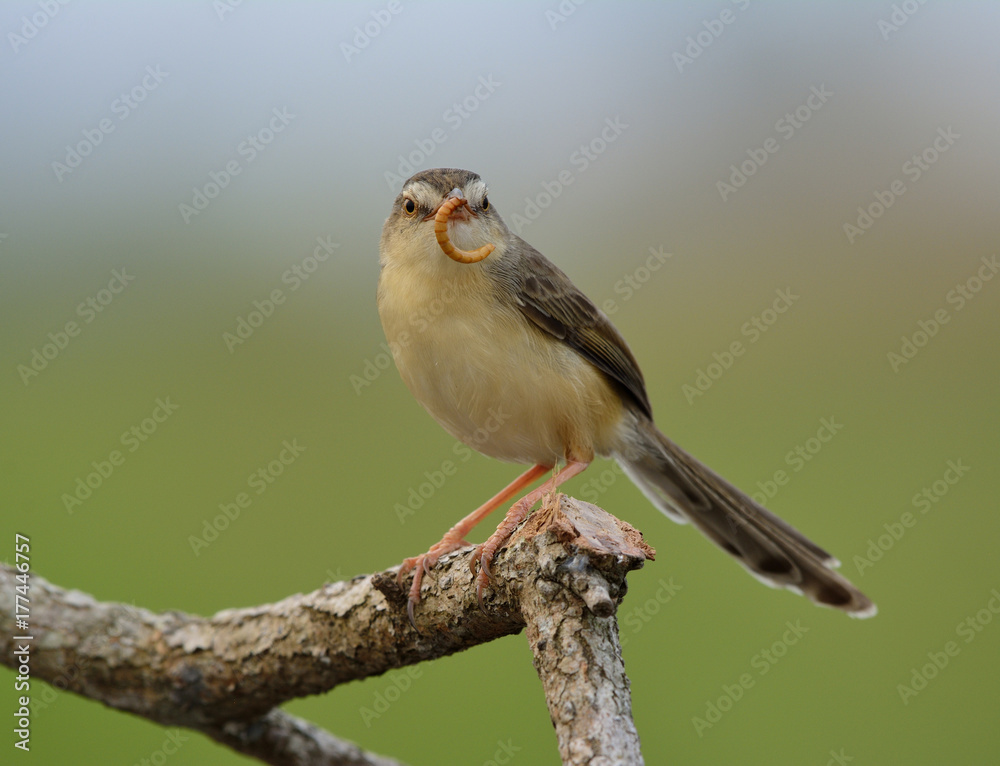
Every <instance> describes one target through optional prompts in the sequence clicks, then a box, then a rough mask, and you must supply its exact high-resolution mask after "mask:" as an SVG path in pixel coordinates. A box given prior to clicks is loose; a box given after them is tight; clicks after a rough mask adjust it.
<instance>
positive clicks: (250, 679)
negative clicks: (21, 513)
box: [0, 495, 653, 765]
mask: <svg viewBox="0 0 1000 766" xmlns="http://www.w3.org/2000/svg"><path fill="white" fill-rule="evenodd" d="M652 557H653V551H652V549H651V548H649V546H647V545H646V544H645V543H644V542H643V541H642V538H641V535H639V533H638V532H636V531H635V530H634V529H632V528H631V527H629V526H628V525H627V524H624V523H623V522H620V521H618V520H617V519H614V518H613V517H611V516H609V515H608V514H607V513H605V512H604V511H602V510H601V509H599V508H597V507H596V506H592V505H589V504H587V503H581V502H579V501H576V500H572V499H570V498H566V497H564V496H561V495H557V496H556V497H555V498H554V499H553V501H552V502H550V503H549V504H547V505H546V506H544V507H543V509H542V510H540V511H539V512H537V513H536V514H534V515H533V516H531V517H529V519H528V521H527V522H526V523H525V524H524V525H522V527H521V529H519V530H518V532H517V533H515V536H514V538H512V541H511V544H510V545H509V546H508V548H507V549H506V550H505V551H502V552H501V554H500V555H499V556H498V557H497V559H496V561H495V564H494V573H495V575H496V577H497V585H496V586H495V587H494V588H493V589H492V597H491V598H490V599H488V601H487V611H488V614H484V613H483V612H482V611H480V609H479V606H478V603H477V602H476V597H475V587H474V586H473V585H472V576H471V572H470V571H469V567H468V558H469V557H468V551H460V552H456V553H455V554H452V555H450V556H447V557H444V558H442V559H441V560H440V561H439V562H438V565H437V566H436V567H435V568H434V570H433V571H432V572H431V573H430V574H429V575H428V576H427V577H425V578H424V583H425V585H424V590H423V598H422V601H421V603H420V606H419V608H418V609H417V612H416V617H417V624H418V625H419V626H420V628H421V632H419V633H418V632H417V631H415V630H413V628H412V627H411V626H410V624H409V622H408V619H407V616H406V608H405V603H406V594H405V592H404V591H403V590H402V589H400V588H399V586H398V585H397V584H396V580H395V575H396V571H397V569H396V568H394V569H390V570H387V571H385V572H382V573H379V574H375V575H370V576H359V577H355V578H354V579H352V580H349V581H344V582H339V583H332V584H329V585H326V586H324V587H322V588H320V589H319V590H317V591H314V592H312V593H308V594H304V595H303V594H297V595H294V596H290V597H289V598H286V599H284V600H283V601H279V602H277V603H275V604H268V605H263V606H257V607H251V608H246V609H227V610H225V611H222V612H219V613H218V614H216V615H214V616H213V617H209V618H203V617H198V616H195V615H189V614H185V613H182V612H176V611H171V612H164V613H162V614H155V613H153V612H150V611H148V610H146V609H141V608H134V607H130V606H127V605H123V604H116V603H109V602H99V601H97V600H95V599H94V598H93V597H92V596H89V595H87V594H85V593H81V592H80V591H75V590H64V589H62V588H59V587H57V586H54V585H51V584H49V583H48V582H46V581H45V580H44V579H42V578H41V577H39V576H37V575H34V574H32V576H31V581H30V586H31V589H30V601H31V612H30V615H31V617H30V634H31V635H34V636H35V640H34V642H33V643H32V644H31V646H30V650H31V662H30V667H31V675H32V677H33V678H36V679H38V678H40V679H44V680H46V681H49V682H50V683H53V684H55V685H56V686H58V687H59V688H64V689H68V690H70V691H73V692H76V693H78V694H81V695H83V696H86V697H90V698H92V699H96V700H100V701H102V702H104V703H105V704H106V705H108V706H110V707H113V708H117V709H119V710H126V711H129V712H132V713H135V714H137V715H141V716H143V717H145V718H148V719H150V720H153V721H156V722H158V723H161V724H164V725H171V726H185V727H189V728H193V729H197V730H199V731H202V732H204V733H205V734H207V735H208V736H210V737H212V738H213V739H215V740H217V741H219V742H221V743H223V744H226V745H228V746H230V747H232V748H234V749H236V750H239V751H240V752H242V753H245V754H247V755H252V756H254V757H256V758H258V759H260V760H262V761H264V762H266V763H272V764H283V765H286V764H287V765H291V764H305V763H310V764H312V763H323V764H327V763H328V764H389V763H394V762H393V761H389V760H386V759H382V758H379V757H378V756H373V755H370V754H367V753H363V752H361V751H360V750H359V749H358V748H356V747H355V746H354V745H351V744H350V743H345V742H341V741H340V740H337V739H336V738H334V737H333V736H332V735H330V734H328V733H326V732H323V731H321V730H320V729H318V728H317V727H315V726H313V725H312V724H309V723H307V722H305V721H301V720H299V719H296V718H293V717H292V716H289V715H287V714H285V713H284V712H282V711H279V710H275V709H274V708H275V707H276V706H278V705H280V704H281V703H283V702H285V701H287V700H289V699H293V698H296V697H302V696H306V695H309V694H318V693H321V692H325V691H329V690H330V689H332V688H334V687H335V686H337V685H339V684H341V683H344V682H346V681H352V680H358V679H362V678H367V677H369V676H373V675H380V674H382V673H385V672H386V671H387V670H390V669H393V668H400V667H404V666H407V665H412V664H415V663H417V662H421V661H423V660H431V659H436V658H438V657H443V656H445V655H448V654H452V653H454V652H458V651H461V650H463V649H467V648H469V647H472V646H475V645H477V644H480V643H484V642H486V641H491V640H493V639H495V638H499V637H500V636H505V635H509V634H511V633H517V632H519V631H520V630H521V629H522V628H523V627H524V626H525V624H526V622H527V623H528V625H529V628H528V639H529V642H530V643H531V646H532V650H533V651H534V652H535V658H536V661H535V665H536V668H537V670H538V673H539V676H540V677H541V679H542V683H543V688H544V689H545V693H546V699H547V701H548V704H549V711H550V713H551V715H552V720H553V723H554V725H555V727H556V731H557V736H558V740H559V746H560V752H561V754H562V756H563V760H564V762H565V763H587V762H589V761H590V756H597V755H604V756H605V757H608V758H610V759H611V760H613V761H618V760H620V758H619V754H621V753H625V754H627V755H621V759H624V760H626V761H627V762H629V763H640V762H641V756H639V754H638V753H639V751H638V736H637V734H636V733H635V727H634V724H632V719H631V703H630V699H629V691H628V679H627V678H626V677H625V674H624V666H623V665H622V661H621V651H620V646H619V644H618V638H617V625H616V624H615V623H614V621H613V620H608V619H607V618H608V617H610V616H611V615H613V614H614V612H615V610H616V608H617V605H618V604H619V603H620V601H621V598H622V597H623V596H624V593H625V589H626V585H625V575H626V574H627V572H628V571H630V570H631V569H635V568H637V567H639V566H641V565H642V563H643V561H644V560H645V559H646V558H650V559H651V558H652ZM16 574H17V571H16V570H15V569H14V568H13V567H10V566H2V567H0V658H2V661H3V662H4V664H7V665H9V666H11V667H17V664H18V663H17V658H15V656H14V655H13V651H14V649H15V646H14V644H13V642H12V639H11V637H12V636H13V635H20V634H22V633H23V632H22V631H19V630H18V631H15V629H14V624H15V623H14V586H15V584H16V583H15V580H14V577H15V575H16ZM588 754H590V756H588Z"/></svg>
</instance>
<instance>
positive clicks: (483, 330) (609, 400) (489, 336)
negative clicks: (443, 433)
mask: <svg viewBox="0 0 1000 766" xmlns="http://www.w3.org/2000/svg"><path fill="white" fill-rule="evenodd" d="M448 309H449V310H448V311H447V312H446V313H443V314H442V315H440V316H438V317H436V318H434V319H433V320H432V321H430V322H428V323H427V324H426V326H425V327H422V328H421V330H420V331H416V329H415V328H412V327H411V328H410V330H409V332H408V333H407V334H406V335H405V336H403V335H402V334H400V333H392V332H391V331H390V329H389V326H388V325H390V324H392V323H391V322H390V323H386V324H387V327H386V333H387V335H390V336H391V335H393V334H395V335H396V337H395V338H394V337H390V338H389V340H390V345H391V347H392V348H393V354H394V356H395V359H396V365H397V367H398V368H399V371H400V375H401V376H402V378H403V381H404V382H405V383H406V385H407V387H408V388H409V389H410V391H411V392H412V393H413V395H414V396H415V397H416V398H417V400H418V401H419V402H420V403H421V404H423V406H424V407H425V408H426V409H427V411H428V412H430V414H431V415H432V416H433V417H434V418H435V419H436V420H437V421H438V422H439V423H440V424H441V425H442V426H443V427H444V428H445V429H446V430H447V431H448V432H449V433H450V434H452V435H453V436H454V437H455V438H457V439H459V440H461V441H462V442H464V443H465V444H467V445H469V446H470V447H472V448H473V449H475V450H478V451H479V452H481V453H483V454H485V455H488V456H490V457H494V458H497V459H499V460H506V461H510V462H515V463H542V464H554V463H555V462H556V461H558V460H561V459H563V458H566V457H572V458H575V459H580V460H590V459H592V457H593V455H594V453H595V452H596V453H598V454H608V453H610V452H613V451H614V450H615V449H616V447H617V445H618V443H619V441H620V437H619V430H620V423H621V412H622V405H621V400H620V396H619V394H618V393H617V392H616V391H614V390H613V388H612V387H611V385H610V384H609V383H608V381H607V379H606V378H605V377H604V376H603V374H602V373H600V372H599V371H598V370H597V369H596V368H595V367H594V366H593V365H591V364H590V363H589V362H587V361H586V360H585V359H584V358H583V357H581V356H580V355H579V354H578V353H577V352H576V351H574V350H573V349H572V348H571V347H570V346H568V345H566V344H565V343H563V342H562V341H559V340H557V339H555V338H553V337H551V336H548V335H546V334H545V333H544V332H543V331H542V330H540V329H538V328H536V327H535V326H534V325H533V324H531V323H530V322H529V321H528V320H527V319H526V318H524V317H523V316H522V315H521V314H520V313H519V312H516V309H515V310H514V311H504V310H503V309H502V308H499V307H496V306H490V307H486V308H485V310H484V307H482V306H472V305H469V306H463V305H451V306H449V307H448ZM403 341H405V342H403Z"/></svg>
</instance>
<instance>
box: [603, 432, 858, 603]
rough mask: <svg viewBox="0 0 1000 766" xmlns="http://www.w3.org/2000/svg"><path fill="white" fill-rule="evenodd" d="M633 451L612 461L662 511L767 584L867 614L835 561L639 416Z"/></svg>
mask: <svg viewBox="0 0 1000 766" xmlns="http://www.w3.org/2000/svg"><path fill="white" fill-rule="evenodd" d="M639 430H640V432H641V436H642V442H643V448H642V450H641V454H640V455H639V457H635V456H634V455H629V456H628V457H627V458H626V457H624V456H619V457H618V461H619V463H621V466H622V468H623V469H624V470H625V472H626V473H627V474H628V475H629V477H630V478H631V479H632V481H634V482H635V484H636V486H638V487H639V489H641V490H642V492H643V494H645V495H646V497H648V498H649V499H650V500H651V501H652V502H653V504H654V505H655V506H656V507H657V508H659V509H660V510H661V511H663V513H665V514H666V515H667V516H669V517H670V518H672V519H673V520H674V521H677V522H680V523H682V524H683V523H687V522H690V523H691V524H693V525H694V526H695V527H697V528H698V529H699V530H701V532H702V533H704V535H705V536H706V537H708V539H709V540H711V541H712V542H714V543H715V544H716V545H718V546H719V547H720V548H722V549H723V550H724V551H726V553H728V554H730V555H731V556H733V558H735V559H736V560H737V561H739V562H740V564H742V565H743V566H744V567H746V569H747V570H748V571H749V572H750V574H752V575H753V576H754V577H756V578H757V579H758V580H760V581H761V582H763V583H764V584H765V585H769V586H771V587H773V588H788V589H789V590H791V591H794V592H796V593H800V594H802V595H805V596H807V597H808V598H809V599H810V600H811V601H813V602H814V603H816V604H820V605H822V606H830V607H833V608H835V609H841V610H843V611H845V612H847V613H848V614H849V615H850V616H851V617H871V616H873V615H874V614H875V612H876V611H877V610H876V607H875V604H873V603H872V602H871V600H869V599H868V597H867V596H865V594H864V593H862V592H861V591H859V590H858V589H857V588H855V587H854V586H853V585H852V584H851V583H850V582H849V581H848V580H847V579H846V578H844V577H842V576H841V575H840V574H838V573H837V572H835V571H834V568H835V567H838V566H840V562H839V561H837V559H835V558H834V557H833V556H831V555H830V554H829V553H827V552H826V551H825V550H823V549H822V548H820V547H819V546H818V545H816V543H814V542H812V541H811V540H809V539H808V538H806V537H805V535H803V534H802V533H801V532H799V531H798V530H796V529H795V528H793V527H792V526H791V525H790V524H788V523H786V522H784V521H782V520H781V519H779V518H778V517H777V516H775V515H774V514H773V513H771V512H770V511H768V510H767V509H766V508H764V507H763V506H762V505H760V504H758V503H756V502H754V501H753V500H752V499H751V498H750V497H748V496H747V495H746V494H744V493H743V492H741V491H740V490H738V489H736V487H734V486H733V485H732V484H730V483H729V482H727V481H726V480H725V479H723V478H722V477H720V476H719V475H717V474H716V473H715V472H713V471H712V470H711V469H709V468H708V467H707V466H705V465H703V464H702V463H700V462H698V461H697V460H695V459H694V458H693V457H692V456H691V455H689V454H688V453H686V452H685V451H684V450H682V449H681V448H680V447H678V446H677V445H676V444H674V443H673V442H672V441H670V439H668V438H667V437H666V436H664V435H663V434H662V433H660V432H659V430H657V428H656V426H655V425H653V424H652V423H651V422H649V421H648V420H645V419H643V420H642V422H641V423H640V426H639Z"/></svg>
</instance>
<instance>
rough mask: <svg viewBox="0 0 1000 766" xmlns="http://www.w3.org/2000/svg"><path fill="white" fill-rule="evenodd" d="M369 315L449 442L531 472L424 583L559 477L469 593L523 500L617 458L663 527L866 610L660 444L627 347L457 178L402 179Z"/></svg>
mask: <svg viewBox="0 0 1000 766" xmlns="http://www.w3.org/2000/svg"><path fill="white" fill-rule="evenodd" d="M380 253H381V258H380V265H381V271H380V274H379V283H378V309H379V315H380V317H381V319H382V326H383V328H384V329H385V334H386V337H387V339H388V340H389V345H390V347H391V348H392V350H393V356H394V358H395V362H396V367H397V368H398V369H399V374H400V375H401V376H402V378H403V382H404V383H405V384H406V386H407V387H408V388H409V389H410V391H411V392H412V393H413V395H414V396H415V397H416V398H417V401H419V402H420V403H421V404H422V405H423V406H424V407H425V408H426V409H427V411H428V412H429V413H430V414H431V415H432V416H433V417H434V419H435V420H437V421H438V423H440V424H441V425H442V426H443V427H444V429H445V430H446V431H448V433H450V434H451V435H452V436H454V437H455V438H456V439H459V440H461V441H462V442H464V443H465V444H467V445H469V446H470V447H472V448H473V449H476V450H478V451H479V452H481V453H483V454H484V455H488V456H490V457H494V458H497V459H499V460H506V461H509V462H512V463H521V464H528V465H531V466H532V467H531V468H529V469H528V470H527V471H525V472H524V473H523V474H521V475H520V476H519V477H518V478H516V479H515V480H514V481H513V482H511V483H510V484H509V485H508V486H507V487H505V488H504V489H502V490H501V491H500V492H498V493H497V494H496V495H495V496H494V497H492V498H491V499H490V500H488V501H487V502H486V503H484V504H483V505H482V506H481V507H479V508H478V509H476V510H475V511H473V512H472V513H471V514H469V515H468V516H466V517H465V518H464V519H462V520H461V521H460V522H458V523H457V524H456V525H455V526H453V527H452V528H451V529H450V530H448V532H447V533H446V534H445V535H444V537H443V538H442V540H441V541H440V542H438V543H437V544H435V545H434V546H432V547H431V549H430V550H429V551H428V552H427V553H425V554H423V555H420V556H416V557H414V558H410V559H406V561H404V562H403V566H402V568H401V570H400V577H401V578H402V577H403V576H404V575H405V573H406V572H408V571H409V570H410V569H415V571H414V576H413V585H412V587H411V590H410V602H409V614H410V619H411V622H412V621H413V608H414V605H415V604H416V603H417V602H418V601H419V599H420V583H421V579H422V577H423V573H424V572H425V571H428V570H429V569H430V568H431V567H433V566H434V564H435V563H436V562H437V560H438V558H439V557H440V556H442V555H444V554H445V553H448V552H450V551H453V550H457V549H459V548H462V547H465V546H468V545H469V543H467V542H466V540H465V537H466V535H467V534H468V533H469V531H470V530H471V529H472V528H473V527H474V526H475V525H476V524H477V523H479V522H480V521H481V520H482V519H483V518H484V517H485V516H486V515H487V514H489V513H490V511H492V510H494V509H495V508H497V507H498V506H500V505H501V504H503V503H505V502H507V501H508V500H510V499H511V498H512V497H514V496H515V495H516V494H518V493H519V492H520V491H521V490H523V489H524V488H526V487H528V486H530V485H531V484H533V483H534V482H535V481H536V480H538V479H540V478H541V477H542V476H544V475H545V474H547V473H548V472H549V471H551V470H553V467H554V466H556V465H557V464H559V463H564V465H563V467H562V468H560V469H559V470H557V471H556V472H555V474H554V475H553V476H552V477H551V478H550V479H549V480H548V481H546V482H545V483H544V484H542V485H541V486H540V487H538V488H536V489H534V490H532V491H531V492H529V493H528V494H526V495H525V496H524V497H522V498H521V499H520V500H518V501H517V502H516V503H514V505H513V506H512V507H511V508H510V510H509V511H508V512H507V515H506V517H505V518H504V520H503V521H502V522H501V523H500V525H499V526H498V527H497V530H496V532H494V533H493V535H491V536H490V538H489V539H488V540H487V541H486V542H485V543H483V544H482V545H480V546H478V547H477V548H476V551H475V553H474V554H473V557H472V561H471V565H472V567H473V571H475V565H476V562H478V563H479V574H478V577H477V593H478V596H479V600H480V604H482V592H483V588H484V587H485V586H486V585H487V584H488V583H489V578H490V564H491V562H492V560H493V557H494V556H495V555H496V552H497V550H498V549H499V548H500V547H501V546H503V544H504V543H505V542H506V541H507V539H508V538H509V537H510V535H511V533H512V532H513V531H514V529H515V528H516V527H517V525H518V524H519V523H520V522H521V521H522V520H523V519H524V518H525V516H527V514H528V513H529V512H530V511H531V508H532V506H533V505H534V504H535V503H536V502H537V501H538V500H539V499H541V498H542V497H543V495H545V494H546V493H549V492H552V491H554V490H555V489H556V487H558V485H559V484H560V483H562V482H564V481H566V480H568V479H570V478H571V477H573V476H576V475H577V474H579V473H580V472H581V471H583V470H584V469H585V468H586V467H587V466H588V465H589V464H590V462H591V461H592V460H593V459H594V457H595V455H601V456H607V457H613V458H614V459H615V460H617V461H618V463H619V464H620V465H621V466H622V468H623V469H624V470H625V472H626V474H628V476H629V477H630V478H631V479H632V481H633V482H635V484H636V485H637V486H638V487H639V489H640V490H642V492H643V493H644V494H645V495H646V497H648V498H649V500H650V501H651V502H652V503H653V504H654V505H655V506H656V507H657V508H659V509H660V510H661V511H662V512H663V513H664V514H666V515H667V516H668V517H669V518H671V519H673V520H674V521H676V522H679V523H681V524H686V523H690V524H692V525H693V526H695V527H696V528H697V529H698V530H700V531H701V532H702V533H703V534H704V535H705V536H706V537H708V539H709V540H711V541H712V542H713V543H715V544H716V545H718V546H719V547H720V548H722V549H723V550H724V551H725V552H726V553H728V554H730V555H731V556H732V557H733V558H735V559H736V560H737V561H738V562H739V563H740V564H742V565H743V566H744V567H745V568H746V569H747V570H748V571H749V572H750V573H751V574H752V575H754V576H755V577H756V578H757V579H759V580H761V581H762V582H764V583H765V584H766V585H770V586H772V587H777V588H788V589H789V590H792V591H794V592H796V593H801V594H804V595H806V596H807V597H808V598H809V599H810V600H812V601H813V602H815V603H816V604H821V605H823V606H830V607H834V608H837V609H841V610H843V611H845V612H847V613H848V614H849V615H851V616H853V617H869V616H872V615H874V614H875V611H876V609H875V605H874V604H873V603H872V602H871V601H870V600H869V599H868V598H867V597H866V596H865V595H864V594H863V593H861V591H859V590H858V589H857V588H855V587H854V586H853V585H852V584H851V583H850V582H848V581H847V580H846V579H845V578H844V577H842V576H841V575H839V574H838V573H837V572H835V571H834V568H835V567H837V566H839V563H840V562H838V561H837V560H836V559H834V558H833V557H832V556H830V554H829V553H827V552H826V551H825V550H823V549H822V548H820V547H819V546H818V545H816V544H815V543H813V542H812V541H810V540H809V539H808V538H806V537H805V536H804V535H803V534H802V533H800V532H799V531H798V530H796V529H794V528H793V527H792V526H790V525H789V524H787V523H786V522H784V521H782V520H781V519H780V518H778V517H777V516H775V515H774V514H773V513H771V512H770V511H768V510H767V509H766V508H764V507H763V506H761V505H760V504H758V503H756V502H755V501H754V500H752V499H751V498H750V497H748V496H747V495H746V494H745V493H743V492H741V491H740V490H739V489H737V488H736V487H734V486H733V485H732V484H730V483H729V482H727V481H726V480H725V479H723V478H721V477H720V476H719V475H718V474H716V473H714V472H713V471H712V470H711V469H709V468H708V467H707V466H705V465H703V464H702V463H700V462H698V461H697V460H696V459H695V458H693V457H692V456H691V455H689V454H688V453H687V452H685V451H684V450H682V449H681V448H680V447H678V446H677V445H676V444H674V443H673V442H672V441H670V439H668V438H667V437H666V436H664V435H663V434H662V433H660V431H659V430H658V429H657V427H656V425H655V424H654V423H653V411H652V407H651V406H650V403H649V397H648V396H647V394H646V386H645V382H644V380H643V376H642V373H641V372H640V370H639V365H638V363H637V362H636V360H635V357H634V356H633V355H632V352H631V350H630V349H629V347H628V345H627V344H626V343H625V340H624V338H622V336H621V335H620V334H619V333H618V331H617V330H616V329H615V328H614V326H613V325H612V324H611V321H610V320H609V319H608V318H607V316H605V315H604V313H602V312H601V311H600V310H599V309H598V308H597V307H596V306H595V305H594V303H593V302H592V301H591V300H590V299H589V298H587V296H585V295H584V294H583V293H582V292H580V290H579V289H577V288H576V286H575V285H573V283H572V282H570V280H569V278H568V277H567V276H566V275H565V274H564V273H563V272H562V271H560V270H559V269H558V268H557V267H556V266H555V265H553V264H552V263H551V262H550V261H548V260H547V259H546V258H545V257H544V256H543V255H542V254H541V253H539V252H538V251H537V250H535V249H534V248H533V247H532V246H531V245H529V244H528V243H527V242H525V241H524V240H523V239H521V238H520V237H518V236H517V235H515V234H514V233H513V232H511V231H510V230H509V229H508V228H507V226H506V225H505V224H504V222H503V220H502V219H501V218H500V214H499V213H498V212H497V211H496V208H494V207H493V205H492V204H491V203H490V201H489V199H488V197H487V187H486V184H485V183H483V181H482V180H481V179H480V178H479V176H478V175H476V174H475V173H471V172H469V171H467V170H457V169H452V168H439V169H436V170H425V171H423V172H420V173H417V174H416V175H414V176H413V177H412V178H410V179H409V180H408V181H407V182H406V183H405V184H404V185H403V190H402V192H400V194H399V196H398V197H396V200H395V202H394V203H393V206H392V212H391V213H390V215H389V217H388V219H386V222H385V226H384V227H383V229H382V239H381V243H380Z"/></svg>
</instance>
